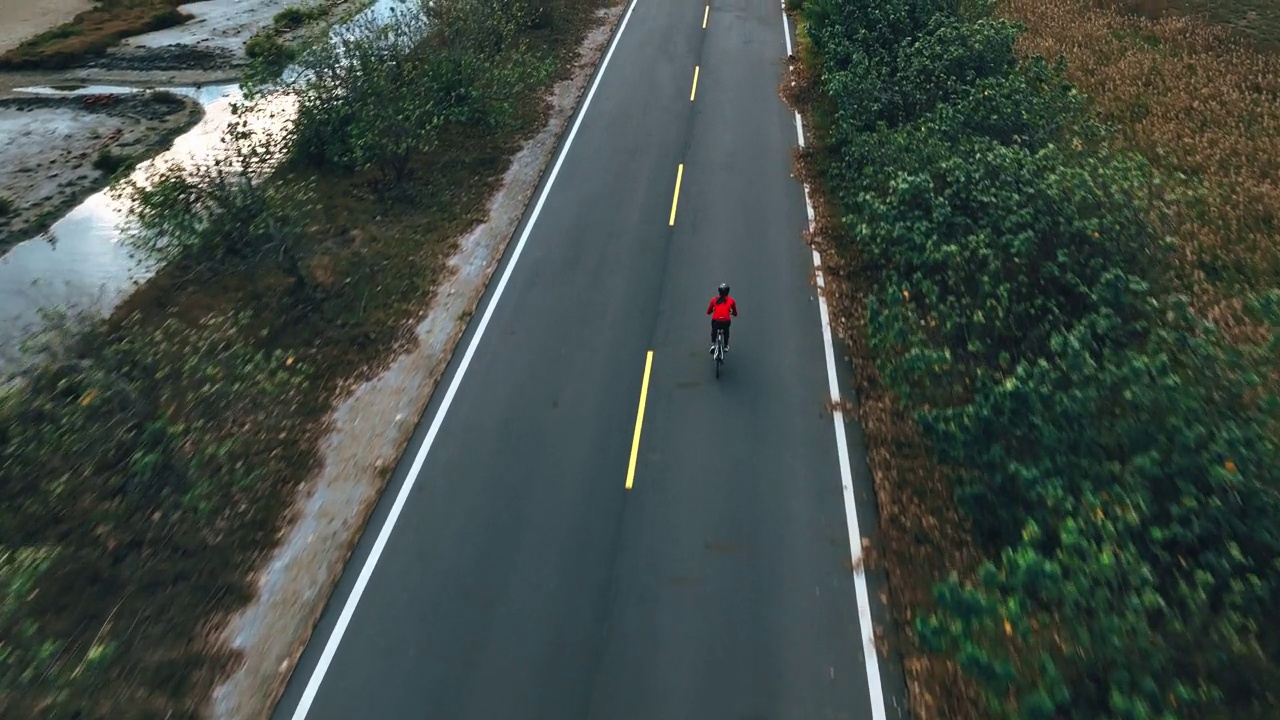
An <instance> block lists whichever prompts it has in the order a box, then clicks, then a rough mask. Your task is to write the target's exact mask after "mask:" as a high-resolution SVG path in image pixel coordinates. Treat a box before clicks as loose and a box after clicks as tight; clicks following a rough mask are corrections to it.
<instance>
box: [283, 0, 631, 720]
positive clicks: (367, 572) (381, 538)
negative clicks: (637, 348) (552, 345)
mask: <svg viewBox="0 0 1280 720" xmlns="http://www.w3.org/2000/svg"><path fill="white" fill-rule="evenodd" d="M637 1H638V0H631V5H630V6H629V7H628V8H627V14H626V15H625V16H623V18H622V23H621V24H620V25H619V26H618V32H617V33H616V34H615V35H614V36H613V42H612V43H610V45H609V51H608V52H607V53H605V56H604V60H602V61H601V63H600V69H599V71H598V72H597V73H596V78H595V80H594V81H593V82H592V83H591V89H590V90H589V91H588V92H587V97H586V99H584V100H583V102H582V108H581V109H580V110H579V111H578V118H577V120H575V121H574V123H573V128H572V129H570V130H569V137H568V138H567V139H566V140H565V143H564V147H563V148H561V149H560V156H559V157H558V158H557V159H556V164H555V166H554V167H552V169H551V175H550V176H548V178H547V184H546V185H545V186H544V187H543V188H542V194H541V195H539V196H538V204H537V205H535V206H534V208H533V214H532V215H530V216H529V222H527V223H526V224H525V226H524V232H523V233H521V234H520V240H519V241H518V242H517V243H516V248H515V251H514V252H512V254H511V261H510V262H508V263H507V269H506V270H505V271H504V272H503V273H502V278H501V279H500V280H499V281H498V286H497V288H495V289H494V291H493V297H491V298H490V299H489V304H488V306H487V307H486V308H485V311H484V316H483V317H482V318H481V319H480V324H479V325H477V326H476V332H475V335H473V336H472V338H471V343H470V344H469V345H467V352H466V355H464V356H463V357H462V363H461V364H460V365H458V371H457V372H456V373H454V375H453V381H452V382H450V383H449V389H448V391H447V392H446V393H445V396H444V400H443V401H442V402H441V403H440V409H439V410H437V411H436V415H435V418H434V419H433V420H432V421H431V427H430V428H429V429H428V430H427V436H426V438H425V439H423V441H422V445H421V446H420V447H419V448H418V454H417V456H415V457H414V459H413V465H412V466H410V468H409V474H408V476H407V477H406V478H405V481H404V485H403V486H401V488H400V492H399V494H397V495H396V500H395V503H394V504H393V505H392V506H391V512H390V513H389V514H388V515H387V519H386V520H385V521H384V522H383V524H382V529H381V530H380V531H379V532H378V539H377V541H376V542H374V544H373V549H372V550H370V551H369V557H368V558H366V559H365V561H364V567H362V568H361V569H360V576H359V577H358V578H356V584H355V587H354V588H352V590H351V594H350V595H349V596H347V602H346V604H345V605H343V607H342V614H341V615H339V616H338V623H337V624H336V625H335V626H334V628H333V632H332V633H331V634H330V635H329V640H328V642H326V643H325V646H324V652H323V653H322V654H321V655H320V660H319V661H318V662H317V663H316V667H315V670H313V671H312V673H311V679H310V680H309V681H308V682H307V687H306V690H304V691H303V693H302V698H301V699H300V700H299V701H298V707H297V709H296V710H295V711H294V713H293V720H303V719H304V718H306V717H307V713H308V712H309V711H310V710H311V704H312V703H313V702H314V701H315V698H316V694H317V693H318V692H319V690H320V684H321V683H322V682H324V677H325V673H327V672H328V670H329V664H330V663H331V662H333V656H334V655H335V654H336V653H337V651H338V645H339V644H341V643H342V636H343V634H344V633H346V631H347V626H348V625H349V624H350V623H351V618H352V616H353V615H354V614H355V611H356V606H357V605H359V604H360V597H361V595H363V594H364V590H365V588H366V587H367V586H368V584H369V578H370V577H371V576H372V575H373V570H374V568H375V567H376V566H377V564H378V559H379V558H380V557H381V556H382V551H383V549H385V548H386V545H387V540H388V539H389V538H390V537H391V531H392V530H393V529H395V525H396V520H398V519H399V517H400V512H401V511H402V510H403V509H404V504H405V501H406V500H407V499H408V498H409V492H410V491H412V490H413V486H414V484H415V483H416V482H417V481H418V474H419V473H421V472H422V464H423V462H424V461H425V460H426V459H427V453H428V452H430V450H431V445H432V444H433V443H434V442H435V439H436V434H437V433H438V432H439V431H440V425H441V423H443V422H444V418H445V415H446V414H447V413H448V412H449V406H450V405H451V404H453V398H454V395H455V394H457V392H458V386H459V385H460V384H461V383H462V378H463V377H464V376H465V375H466V374H467V367H468V366H469V365H471V358H472V357H473V356H474V355H475V352H476V346H477V345H479V344H480V338H482V337H484V331H485V328H486V327H488V325H489V319H490V318H491V317H493V310H494V308H495V307H497V305H498V301H499V300H500V299H501V298H502V291H503V290H504V289H505V288H506V287H507V281H508V280H510V279H511V272H512V271H513V270H514V269H515V267H516V262H517V261H518V260H519V259H520V253H521V251H523V250H524V246H525V243H526V242H527V241H528V240H529V234H530V233H531V232H532V231H533V226H534V224H535V223H537V221H538V215H540V214H541V213H542V206H543V203H545V202H546V200H547V195H548V194H549V193H550V192H551V187H552V186H553V185H555V182H556V176H557V175H559V174H560V166H561V165H562V164H563V163H564V159H565V156H566V155H568V154H569V148H570V147H572V146H573V140H574V138H575V137H576V136H577V134H578V128H579V127H580V126H581V125H582V119H583V118H585V117H586V116H587V109H588V108H590V107H591V100H592V98H594V97H595V94H596V88H598V87H599V86H600V80H601V79H602V78H604V73H605V70H606V69H608V67H609V60H610V58H612V57H613V51H614V49H615V48H617V47H618V41H619V40H621V39H622V33H623V31H624V30H626V29H627V21H628V20H630V19H631V13H632V11H634V10H635V8H636V2H637Z"/></svg>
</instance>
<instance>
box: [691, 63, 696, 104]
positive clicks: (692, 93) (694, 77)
mask: <svg viewBox="0 0 1280 720" xmlns="http://www.w3.org/2000/svg"><path fill="white" fill-rule="evenodd" d="M697 94H698V66H697V65H694V66H693V89H692V90H690V91H689V102H693V96H694V95H697Z"/></svg>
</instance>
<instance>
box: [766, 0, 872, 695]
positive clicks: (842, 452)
mask: <svg viewBox="0 0 1280 720" xmlns="http://www.w3.org/2000/svg"><path fill="white" fill-rule="evenodd" d="M786 8H787V5H786V0H783V3H782V29H783V34H784V35H785V36H786V38H787V55H788V56H789V55H791V24H790V21H789V20H788V18H787V11H786ZM796 137H797V138H798V139H799V141H800V147H802V148H803V147H804V128H803V121H802V120H801V119H800V113H799V112H797V113H796ZM802 184H803V186H804V209H805V212H806V213H807V214H808V216H809V231H810V232H813V229H814V225H815V223H814V215H813V203H812V202H811V201H810V199H809V184H808V183H802ZM813 273H814V280H815V283H816V284H817V286H818V315H819V316H820V317H821V318H822V346H823V348H824V349H825V350H826V353H827V389H828V391H829V392H830V393H831V402H832V404H833V408H832V413H831V420H832V423H833V424H834V425H835V430H836V454H837V455H838V456H839V459H840V487H841V490H842V492H843V494H844V516H845V521H846V522H847V524H848V526H849V553H850V557H851V559H852V560H853V568H854V569H853V591H854V596H855V597H856V598H857V601H858V625H859V626H861V628H862V655H863V658H864V659H865V661H866V666H867V687H868V690H869V691H870V694H871V717H872V720H886V718H887V717H888V715H887V713H886V711H885V703H884V685H883V684H882V683H881V681H880V655H879V651H878V650H877V649H876V634H875V625H874V623H873V622H872V619H871V594H870V593H869V592H868V591H867V576H866V572H865V571H864V570H863V568H862V562H861V561H862V531H861V529H860V528H859V527H858V503H857V499H856V498H855V497H854V495H853V470H852V469H851V467H850V465H849V439H848V437H847V436H846V435H845V424H844V411H843V410H841V409H840V402H841V399H840V382H839V379H838V377H837V375H836V354H835V343H834V342H833V341H832V339H831V313H830V312H829V310H828V309H827V295H826V279H825V278H824V277H823V273H822V254H821V253H819V252H818V251H817V250H816V249H815V250H813Z"/></svg>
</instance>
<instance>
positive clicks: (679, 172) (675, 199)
mask: <svg viewBox="0 0 1280 720" xmlns="http://www.w3.org/2000/svg"><path fill="white" fill-rule="evenodd" d="M683 179H684V163H680V166H679V167H677V168H676V192H675V194H674V195H672V196H671V219H670V220H668V221H667V224H668V225H670V226H672V227H675V224H676V205H677V204H679V202H680V181H681V180H683Z"/></svg>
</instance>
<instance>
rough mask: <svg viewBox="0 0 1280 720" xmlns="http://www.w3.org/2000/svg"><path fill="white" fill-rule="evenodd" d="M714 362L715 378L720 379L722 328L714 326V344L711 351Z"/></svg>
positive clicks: (722, 359) (722, 352) (722, 358)
mask: <svg viewBox="0 0 1280 720" xmlns="http://www.w3.org/2000/svg"><path fill="white" fill-rule="evenodd" d="M711 357H712V358H713V359H714V360H715V363H716V379H717V380H718V379H720V366H721V365H723V364H724V328H716V346H715V350H714V351H713V352H712V353H711Z"/></svg>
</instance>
